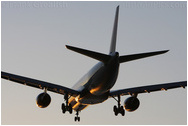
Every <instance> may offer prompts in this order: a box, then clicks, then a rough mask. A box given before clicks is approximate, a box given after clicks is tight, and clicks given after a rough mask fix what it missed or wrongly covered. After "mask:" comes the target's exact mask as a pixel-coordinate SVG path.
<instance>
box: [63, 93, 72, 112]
mask: <svg viewBox="0 0 188 126" xmlns="http://www.w3.org/2000/svg"><path fill="white" fill-rule="evenodd" d="M64 99H65V101H66V104H64V103H62V105H61V109H62V113H65V112H66V111H68V112H69V113H70V114H72V106H71V104H69V103H68V99H69V98H68V94H65V95H64Z"/></svg>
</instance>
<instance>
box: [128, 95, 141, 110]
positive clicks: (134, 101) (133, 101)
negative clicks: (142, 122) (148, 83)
mask: <svg viewBox="0 0 188 126" xmlns="http://www.w3.org/2000/svg"><path fill="white" fill-rule="evenodd" d="M139 105H140V101H139V100H138V98H136V97H129V98H127V99H126V100H125V101H124V108H125V110H127V111H129V112H132V111H135V110H136V109H137V108H138V107H139Z"/></svg>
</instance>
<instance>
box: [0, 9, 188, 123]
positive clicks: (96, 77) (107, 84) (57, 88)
mask: <svg viewBox="0 0 188 126" xmlns="http://www.w3.org/2000/svg"><path fill="white" fill-rule="evenodd" d="M118 14H119V6H117V8H116V14H115V20H114V26H113V32H112V38H111V46H110V51H109V54H102V53H99V52H94V51H90V50H86V49H81V48H77V47H73V46H69V45H66V47H67V49H70V50H72V51H75V52H77V53H80V54H83V55H85V56H88V57H90V58H93V59H96V60H98V61H99V62H98V63H97V64H96V65H95V66H94V67H93V68H92V69H91V70H90V71H89V72H88V73H87V74H86V75H85V76H83V77H82V78H81V79H80V81H79V82H78V83H76V85H75V86H73V88H68V87H64V86H61V85H57V84H53V83H49V82H44V81H40V80H36V79H32V78H28V77H23V76H20V75H15V74H11V73H7V72H2V71H1V78H3V79H7V80H10V81H14V82H17V83H20V84H23V85H27V86H31V87H35V88H40V89H43V90H44V92H43V93H41V94H39V95H38V97H37V100H36V102H37V105H38V106H39V107H40V108H45V107H47V106H48V105H49V104H50V102H51V97H50V95H49V94H48V93H47V91H51V92H55V93H58V94H62V95H64V100H65V103H62V112H63V113H65V112H66V111H68V112H69V113H70V114H71V113H72V112H73V110H74V111H75V112H76V117H75V121H80V117H79V116H78V115H79V112H80V111H82V110H83V109H85V108H86V107H88V106H89V105H94V104H98V103H102V102H104V101H105V100H107V99H108V98H114V99H115V100H116V101H117V106H116V105H115V106H114V107H113V111H114V114H115V115H116V116H117V115H118V114H119V113H120V114H121V115H122V116H124V115H125V110H127V111H130V112H132V111H135V110H136V109H137V108H138V107H139V104H140V101H139V100H138V98H137V96H138V94H141V93H150V92H154V91H161V90H168V89H173V88H178V87H183V88H185V87H186V86H187V81H179V82H171V83H163V84H155V85H149V86H141V87H134V88H126V89H121V90H110V89H111V88H112V87H113V86H114V84H115V82H116V80H117V77H118V71H119V65H120V64H122V63H125V62H129V61H132V60H138V59H141V58H147V57H150V56H155V55H160V54H164V53H166V52H168V51H169V50H163V51H155V52H147V53H140V54H132V55H120V56H119V53H118V52H117V51H116V36H117V28H118ZM123 95H130V97H129V98H127V99H126V100H125V101H124V105H123V106H122V105H121V104H120V98H121V96H123Z"/></svg>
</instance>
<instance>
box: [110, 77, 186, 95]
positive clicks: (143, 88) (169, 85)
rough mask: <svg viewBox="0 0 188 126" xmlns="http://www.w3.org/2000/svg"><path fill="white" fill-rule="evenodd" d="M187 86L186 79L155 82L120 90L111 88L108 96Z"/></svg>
mask: <svg viewBox="0 0 188 126" xmlns="http://www.w3.org/2000/svg"><path fill="white" fill-rule="evenodd" d="M186 86H187V81H181V82H172V83H164V84H156V85H149V86H141V87H134V88H127V89H121V90H114V91H113V90H112V91H110V95H109V97H116V96H118V95H120V96H123V95H132V94H140V93H150V92H154V91H161V90H165V91H167V90H168V89H173V88H178V87H183V88H185V87H186Z"/></svg>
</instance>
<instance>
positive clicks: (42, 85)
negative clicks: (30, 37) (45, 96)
mask: <svg viewBox="0 0 188 126" xmlns="http://www.w3.org/2000/svg"><path fill="white" fill-rule="evenodd" d="M1 78H3V79H6V80H9V81H14V82H17V83H20V84H23V85H27V86H31V87H35V88H39V89H47V90H48V91H51V92H55V93H58V94H62V95H64V94H68V95H71V96H77V95H79V93H80V92H79V91H76V90H73V89H70V88H67V87H64V86H60V85H56V84H52V83H48V82H44V81H40V80H36V79H31V78H27V77H23V76H19V75H15V74H10V73H6V72H2V71H1Z"/></svg>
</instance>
